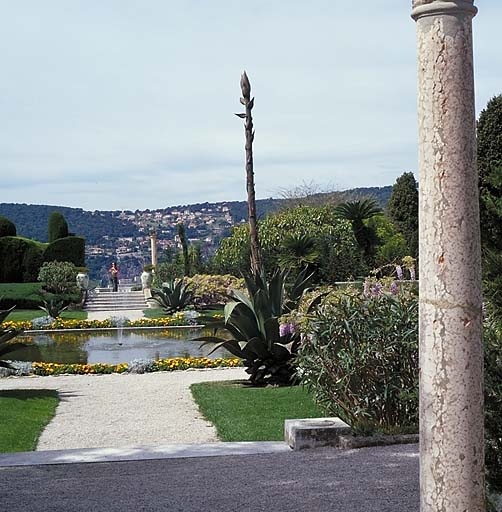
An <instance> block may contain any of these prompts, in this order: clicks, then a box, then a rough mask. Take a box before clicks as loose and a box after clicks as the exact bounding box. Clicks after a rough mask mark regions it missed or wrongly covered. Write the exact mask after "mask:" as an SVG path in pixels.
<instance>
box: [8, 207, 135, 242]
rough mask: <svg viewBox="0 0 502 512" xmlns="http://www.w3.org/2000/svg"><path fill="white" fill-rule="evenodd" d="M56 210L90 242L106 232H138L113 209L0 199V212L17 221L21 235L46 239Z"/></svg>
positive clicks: (71, 228)
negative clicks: (50, 219)
mask: <svg viewBox="0 0 502 512" xmlns="http://www.w3.org/2000/svg"><path fill="white" fill-rule="evenodd" d="M55 210H57V211H59V212H61V213H62V214H63V215H64V217H65V219H66V221H67V222H68V227H69V230H70V231H71V232H72V233H75V234H77V235H81V236H84V237H85V238H86V240H87V242H88V243H91V244H93V243H96V242H98V241H99V240H100V239H101V238H102V237H103V236H110V237H113V238H115V237H121V236H134V235H135V234H136V232H137V227H136V226H135V225H134V224H133V223H132V222H130V221H128V220H122V219H118V218H117V217H116V216H113V215H111V212H88V211H85V210H82V209H81V208H68V207H65V206H48V205H37V204H15V203H0V215H3V216H4V217H7V218H8V219H10V220H11V221H12V222H14V224H15V225H16V228H17V234H18V235H21V236H24V237H26V238H32V239H34V240H39V241H40V242H47V222H48V219H49V215H50V214H51V212H53V211H55Z"/></svg>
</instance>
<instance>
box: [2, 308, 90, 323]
mask: <svg viewBox="0 0 502 512" xmlns="http://www.w3.org/2000/svg"><path fill="white" fill-rule="evenodd" d="M46 315H47V313H46V312H45V311H42V310H41V309H15V310H14V311H13V312H12V313H10V314H9V316H8V317H7V318H6V320H12V321H13V322H18V321H21V320H33V319H34V318H39V317H41V316H46ZM61 318H63V319H64V320H86V319H87V311H63V312H62V313H61Z"/></svg>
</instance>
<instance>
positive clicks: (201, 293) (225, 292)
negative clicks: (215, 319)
mask: <svg viewBox="0 0 502 512" xmlns="http://www.w3.org/2000/svg"><path fill="white" fill-rule="evenodd" d="M186 282H187V284H190V285H191V290H192V292H193V298H192V301H193V304H194V305H195V306H208V305H215V304H224V303H226V302H228V300H229V295H230V293H231V291H232V290H238V291H244V289H245V283H244V279H242V278H238V277H235V276H232V275H230V274H226V275H208V274H196V275H194V276H192V277H188V278H187V279H186Z"/></svg>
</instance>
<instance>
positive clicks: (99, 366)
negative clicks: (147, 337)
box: [33, 357, 242, 376]
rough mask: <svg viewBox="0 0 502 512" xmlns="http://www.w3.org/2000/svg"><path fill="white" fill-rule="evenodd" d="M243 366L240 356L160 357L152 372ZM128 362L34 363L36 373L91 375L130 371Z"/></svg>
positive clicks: (153, 364)
mask: <svg viewBox="0 0 502 512" xmlns="http://www.w3.org/2000/svg"><path fill="white" fill-rule="evenodd" d="M236 366H242V362H241V360H240V359H238V358H226V359H225V358H219V359H208V358H207V357H176V358H169V359H159V360H157V361H154V362H153V363H152V366H151V368H150V369H149V371H150V372H158V371H175V370H188V369H189V368H221V367H236ZM128 368H129V367H128V364H127V363H121V364H117V365H115V364H103V363H96V364H62V363H33V373H34V374H35V375H41V376H46V375H63V374H72V375H91V374H95V375H96V374H105V373H124V372H127V371H128Z"/></svg>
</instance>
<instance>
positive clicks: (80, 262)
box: [44, 236, 85, 267]
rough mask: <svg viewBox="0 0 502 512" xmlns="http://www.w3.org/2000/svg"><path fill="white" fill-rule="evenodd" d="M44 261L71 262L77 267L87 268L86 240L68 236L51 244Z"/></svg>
mask: <svg viewBox="0 0 502 512" xmlns="http://www.w3.org/2000/svg"><path fill="white" fill-rule="evenodd" d="M44 261H69V262H70V263H73V264H74V265H75V266H76V267H83V266H85V238H83V237H81V236H68V237H66V238H59V239H58V240H56V241H54V242H52V243H50V244H49V246H48V247H47V249H46V250H45V253H44Z"/></svg>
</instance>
